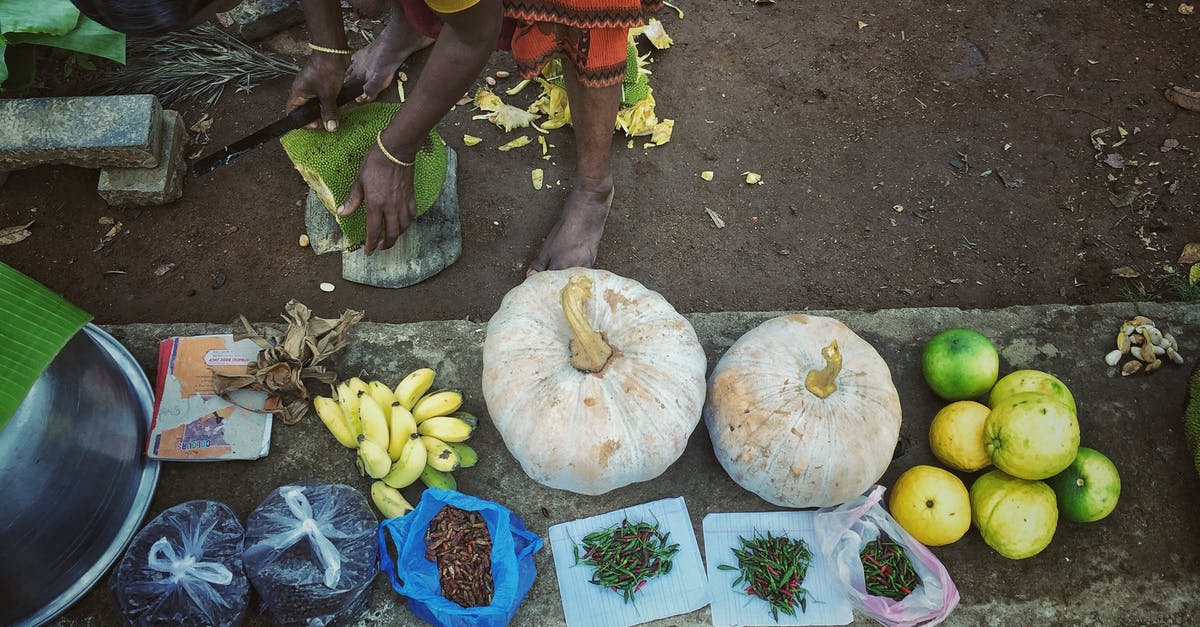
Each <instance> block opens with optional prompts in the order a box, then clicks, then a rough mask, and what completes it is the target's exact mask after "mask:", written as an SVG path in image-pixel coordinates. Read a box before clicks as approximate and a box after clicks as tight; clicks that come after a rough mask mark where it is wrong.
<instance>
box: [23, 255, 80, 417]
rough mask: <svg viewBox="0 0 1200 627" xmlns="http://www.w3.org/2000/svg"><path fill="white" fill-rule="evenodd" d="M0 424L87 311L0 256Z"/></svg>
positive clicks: (76, 327) (70, 336) (74, 332)
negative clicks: (10, 264) (18, 269)
mask: <svg viewBox="0 0 1200 627" xmlns="http://www.w3.org/2000/svg"><path fill="white" fill-rule="evenodd" d="M0 303H3V306H0V338H3V341H0V429H3V428H4V425H5V424H6V423H7V422H8V419H9V418H12V415H13V413H14V412H16V411H17V407H18V406H19V405H20V404H21V402H22V401H24V400H25V395H26V394H28V393H29V388H30V387H32V386H33V383H34V382H35V381H37V379H38V377H40V376H41V375H42V371H43V370H45V369H46V366H49V365H50V362H51V361H53V360H54V356H55V355H57V354H58V351H60V350H62V347H63V346H64V345H66V343H67V341H68V340H70V339H71V338H72V337H73V336H74V335H75V334H76V333H78V332H79V330H80V329H82V328H83V326H84V325H85V324H87V323H88V321H89V320H91V319H92V316H91V314H89V313H87V312H85V311H83V310H82V309H79V308H78V307H76V306H74V305H72V304H71V303H68V302H67V301H66V300H64V299H63V298H62V297H61V296H59V295H58V294H55V293H54V292H52V291H50V290H49V289H47V288H46V287H45V286H43V285H42V284H40V283H38V282H37V281H34V280H33V279H31V278H29V277H27V276H25V275H24V274H21V273H20V272H17V271H16V270H14V269H13V268H11V267H9V266H8V265H6V264H4V263H3V262H0Z"/></svg>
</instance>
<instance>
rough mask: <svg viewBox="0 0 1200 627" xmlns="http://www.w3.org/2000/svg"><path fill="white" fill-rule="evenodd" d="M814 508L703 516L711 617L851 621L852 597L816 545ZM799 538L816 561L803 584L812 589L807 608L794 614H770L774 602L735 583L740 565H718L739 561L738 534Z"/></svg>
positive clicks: (726, 625) (724, 626)
mask: <svg viewBox="0 0 1200 627" xmlns="http://www.w3.org/2000/svg"><path fill="white" fill-rule="evenodd" d="M814 520H816V512H807V511H806V512H747V513H728V514H709V515H707V516H705V517H704V554H705V558H706V559H707V561H708V582H709V594H710V596H711V597H712V621H713V625H716V626H717V627H731V626H744V625H848V624H850V622H851V621H853V620H854V611H853V609H852V608H851V606H850V600H849V599H848V598H846V595H845V593H844V592H843V591H842V590H841V589H840V587H839V586H838V584H837V581H836V579H835V575H834V572H833V569H832V568H831V566H830V565H829V563H828V562H826V561H825V560H824V559H823V558H822V557H821V556H820V555H819V551H818V550H817V541H816V535H815V534H814V533H813V521H814ZM768 531H769V532H770V533H771V535H772V536H778V535H784V536H787V537H789V538H793V539H796V538H800V539H803V540H804V541H805V542H807V543H808V547H809V550H810V551H812V553H813V561H812V563H811V564H810V565H809V567H808V573H807V575H806V576H805V578H804V582H803V583H802V584H801V586H803V587H804V589H806V590H807V591H808V596H807V609H806V610H805V611H804V612H800V611H799V608H797V611H796V616H795V617H792V616H787V615H785V614H782V613H781V614H780V615H779V620H778V621H776V620H775V619H774V618H772V617H771V606H770V604H768V603H767V602H766V601H763V600H762V599H759V598H757V597H752V596H748V595H746V594H745V593H744V592H743V591H744V589H745V587H744V586H741V585H739V586H738V588H737V589H734V588H733V582H734V580H736V579H737V578H738V571H736V570H720V569H718V568H717V567H718V566H719V565H721V564H727V565H729V566H737V557H735V556H734V554H733V552H732V549H734V548H738V549H740V548H741V547H742V543H741V540H739V537H743V538H746V539H751V538H753V537H754V534H755V532H758V533H759V534H762V535H766V534H767V532H768Z"/></svg>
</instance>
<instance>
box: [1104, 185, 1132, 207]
mask: <svg viewBox="0 0 1200 627" xmlns="http://www.w3.org/2000/svg"><path fill="white" fill-rule="evenodd" d="M1137 197H1138V190H1137V189H1135V188H1132V187H1131V188H1129V189H1127V190H1125V191H1123V192H1121V193H1120V194H1114V193H1112V192H1109V194H1108V202H1110V203H1112V206H1114V207H1116V208H1118V209H1120V208H1122V207H1128V206H1130V205H1132V204H1133V201H1135V200H1137Z"/></svg>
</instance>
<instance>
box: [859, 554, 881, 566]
mask: <svg viewBox="0 0 1200 627" xmlns="http://www.w3.org/2000/svg"><path fill="white" fill-rule="evenodd" d="M862 558H863V559H865V560H867V561H868V562H871V564H872V565H873V566H879V562H876V561H875V558H873V557H871V556H870V555H864V556H862Z"/></svg>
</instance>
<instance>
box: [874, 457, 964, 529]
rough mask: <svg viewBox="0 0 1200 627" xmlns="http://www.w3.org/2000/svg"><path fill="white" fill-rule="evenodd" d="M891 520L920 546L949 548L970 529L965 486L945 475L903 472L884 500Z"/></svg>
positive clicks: (928, 469)
mask: <svg viewBox="0 0 1200 627" xmlns="http://www.w3.org/2000/svg"><path fill="white" fill-rule="evenodd" d="M888 510H889V511H891V513H892V518H895V519H896V522H898V523H900V526H901V527H904V529H905V531H907V532H908V533H910V534H911V535H912V537H914V538H916V539H917V540H918V541H919V542H920V543H921V544H924V545H926V546H941V545H943V544H950V543H951V542H955V541H956V540H958V539H959V538H961V537H963V534H965V533H966V532H967V529H970V528H971V498H970V496H969V495H968V494H967V486H965V485H963V482H962V480H961V479H959V478H958V477H956V476H954V475H953V474H951V473H950V472H949V471H946V470H942V469H941V468H937V467H934V466H924V465H922V466H913V467H912V468H909V469H908V470H906V471H904V474H902V475H900V478H898V479H896V483H895V485H893V486H892V491H891V494H890V496H889V497H888Z"/></svg>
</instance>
